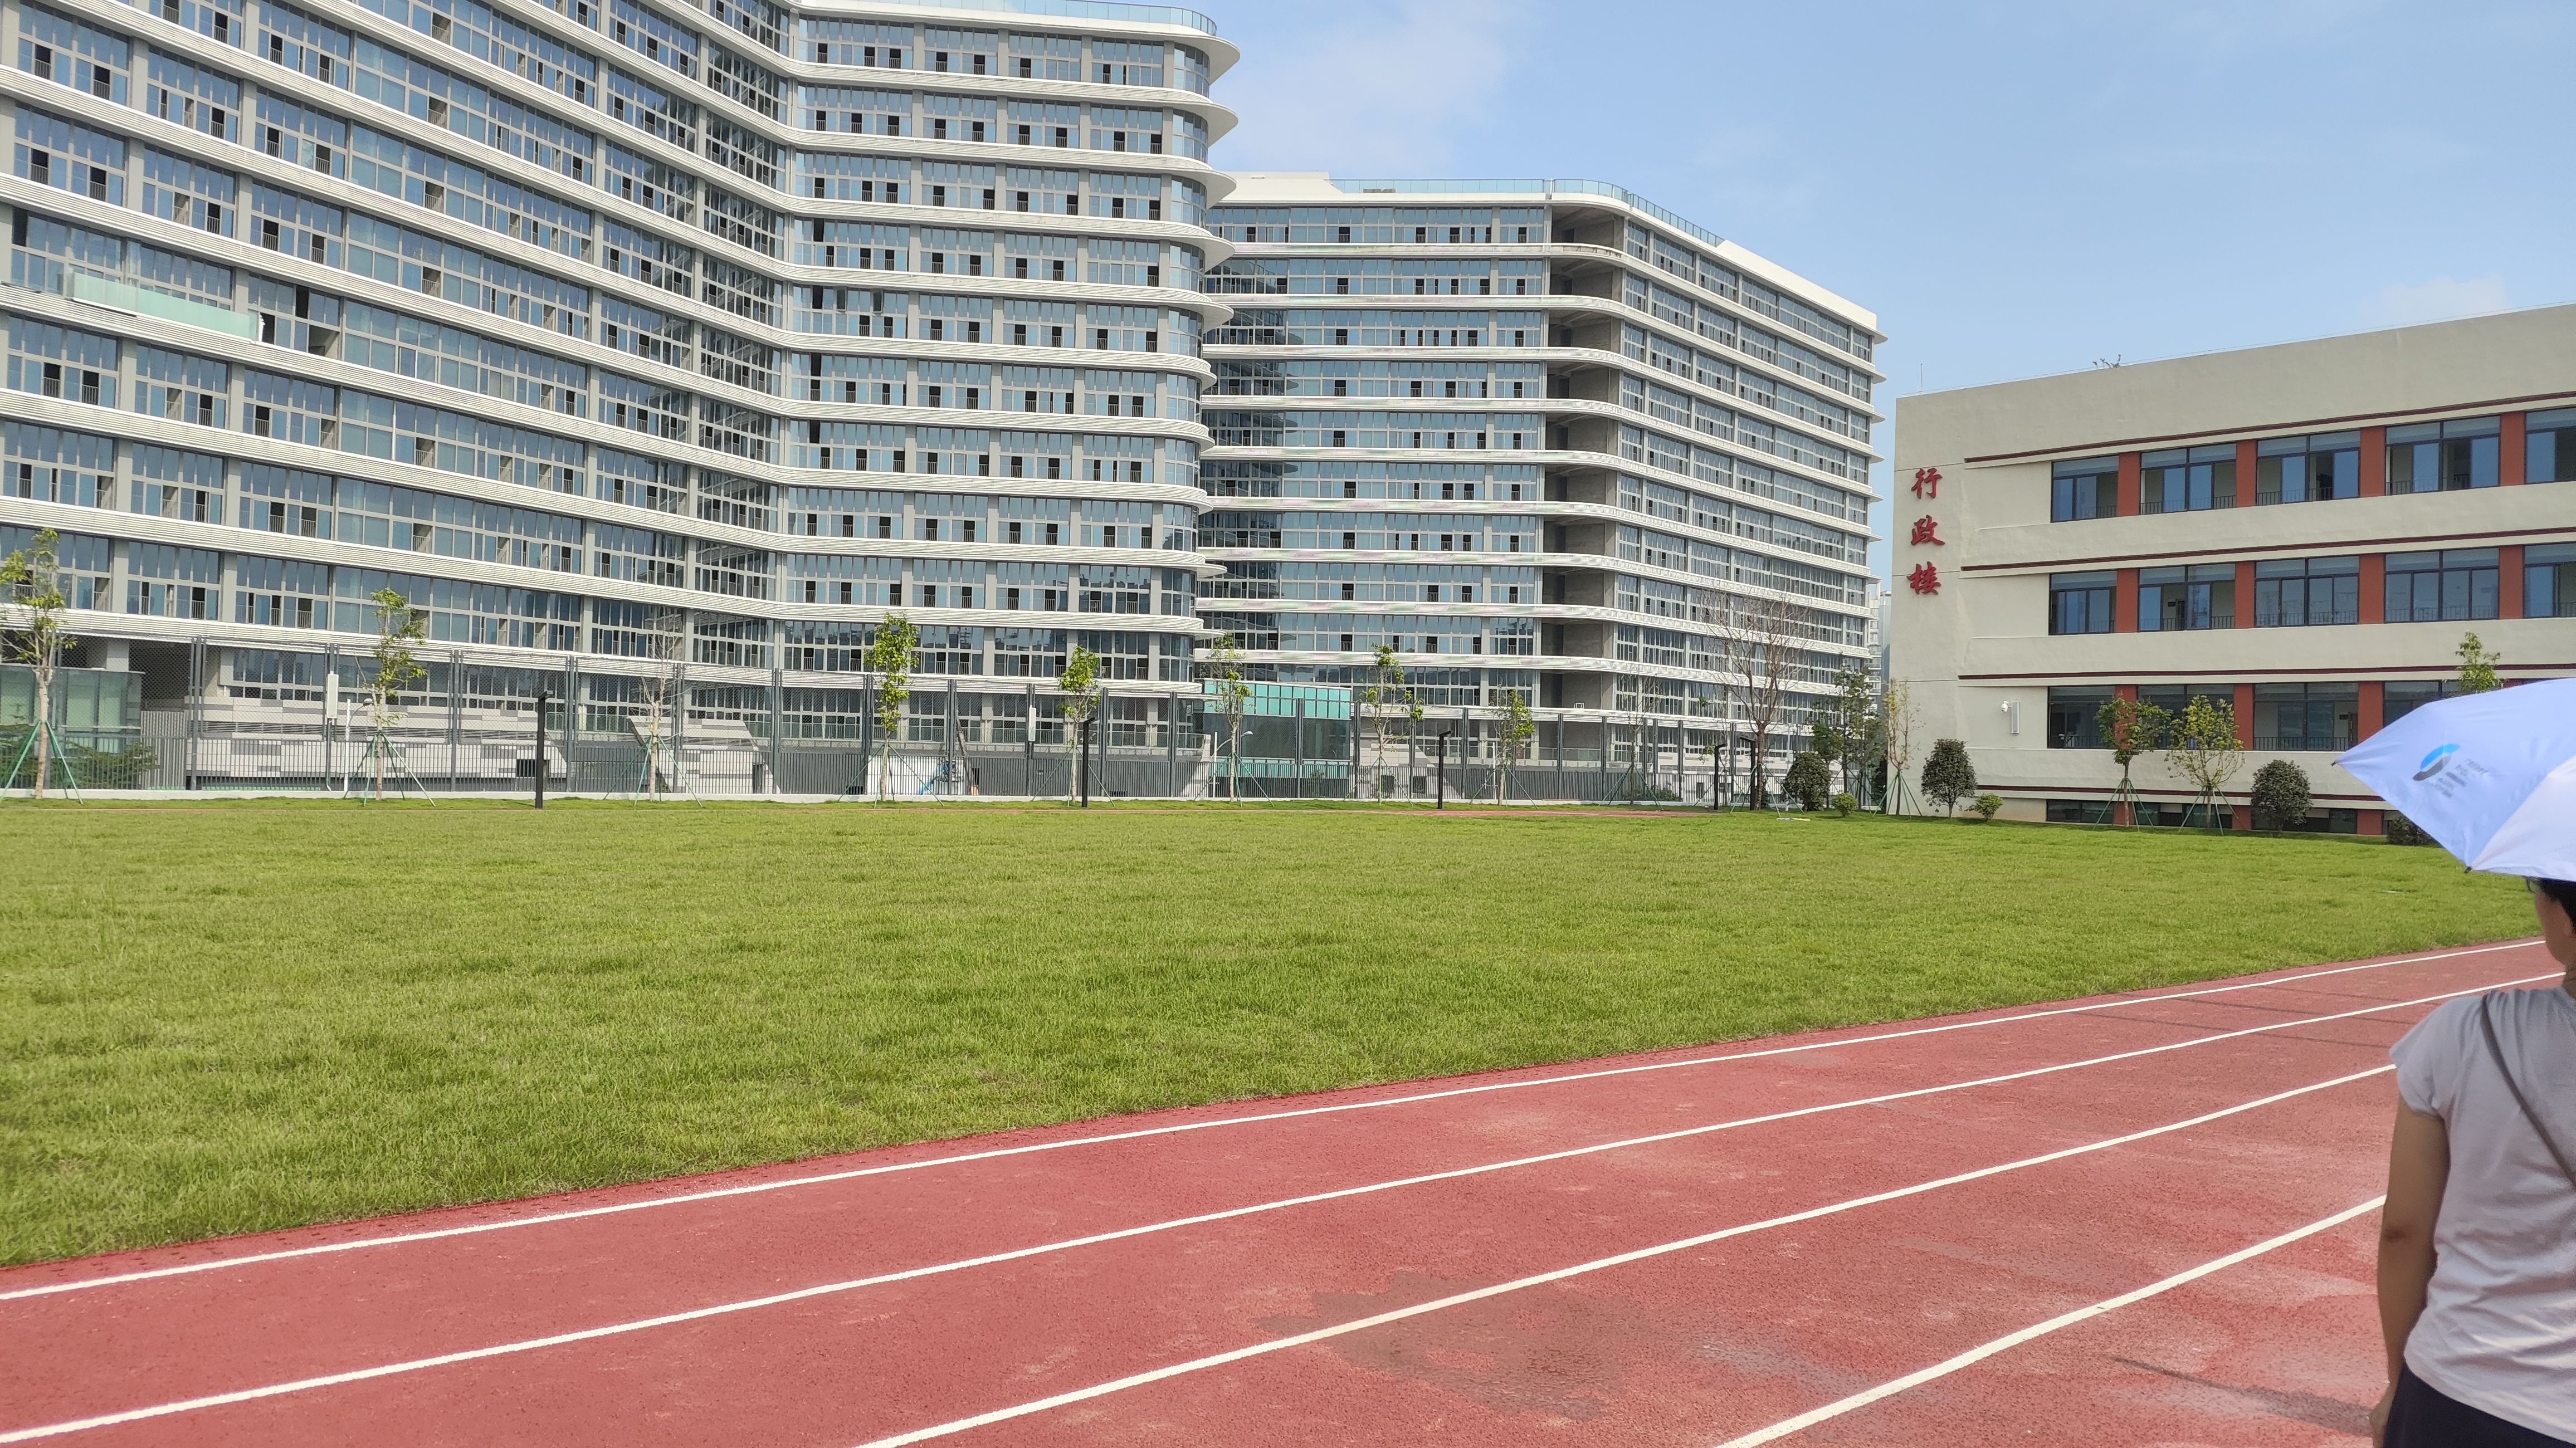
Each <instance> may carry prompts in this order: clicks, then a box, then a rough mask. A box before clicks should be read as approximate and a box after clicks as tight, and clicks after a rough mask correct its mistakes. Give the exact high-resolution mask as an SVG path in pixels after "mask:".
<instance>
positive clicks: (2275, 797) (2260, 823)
mask: <svg viewBox="0 0 2576 1448" xmlns="http://www.w3.org/2000/svg"><path fill="white" fill-rule="evenodd" d="M2252 802H2253V805H2254V828H2256V829H2258V830H2295V829H2297V828H2299V826H2300V825H2301V824H2303V823H2305V822H2306V820H2307V818H2308V802H2309V794H2308V772H2307V771H2306V770H2304V769H2301V768H2300V767H2299V766H2298V765H2296V764H2294V763H2292V762H2290V761H2289V760H2286V759H2275V760H2273V761H2272V762H2271V763H2269V764H2266V765H2264V766H2263V767H2262V768H2261V769H2258V770H2256V771H2254V792H2253V796H2252Z"/></svg>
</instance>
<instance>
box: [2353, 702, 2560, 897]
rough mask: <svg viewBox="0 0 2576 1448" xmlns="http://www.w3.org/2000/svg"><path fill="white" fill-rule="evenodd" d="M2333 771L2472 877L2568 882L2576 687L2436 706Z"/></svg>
mask: <svg viewBox="0 0 2576 1448" xmlns="http://www.w3.org/2000/svg"><path fill="white" fill-rule="evenodd" d="M2335 763H2337V764H2340V765H2342V766H2343V767H2344V768H2345V769H2346V770H2348V771H2350V772H2351V774H2352V775H2353V777H2354V778H2356V779H2359V780H2360V781H2361V782H2362V783H2364V784H2367V785H2369V786H2370V787H2371V788H2372V789H2375V790H2377V791H2379V797H2380V798H2382V799H2384V800H2387V801H2388V802H2389V803H2390V804H2392V805H2395V806H2396V807H2397V808H2398V809H2399V810H2400V811H2402V812H2403V813H2404V814H2405V816H2406V818H2408V819H2410V820H2412V821H2414V822H2415V824H2416V826H2417V827H2418V828H2420V829H2422V830H2423V831H2424V832H2425V833H2426V834H2428V835H2431V836H2432V837H2433V838H2434V839H2436V840H2439V841H2441V843H2442V848H2444V849H2446V850H2449V851H2450V852H2451V853H2452V854H2454V855H2457V856H2459V857H2460V859H2461V861H2462V862H2463V863H2465V864H2466V865H2467V866H2468V867H2469V868H2470V869H2472V870H2490V871H2493V872H2495V873H2496V874H2499V875H2536V876H2540V877H2542V878H2545V879H2552V880H2576V679H2549V680H2545V681H2543V682H2540V683H2536V684H2522V685H2518V686H2516V687H2514V688H2510V689H2496V690H2492V691H2490V692H2487V693H2483V694H2462V695H2458V696H2455V697H2453V698H2448V699H2437V700H2435V701H2434V702H2432V703H2430V704H2427V705H2425V706H2424V707H2422V708H2420V709H2417V710H2415V711H2414V712H2413V713H2411V714H2408V715H2407V716H2406V717H2405V718H2403V719H2400V720H2398V721H2397V722H2396V723H2394V724H2391V725H2389V726H2388V727H2387V728H2385V729H2382V730H2380V731H2379V732H2378V733H2376V734H2373V735H2372V736H2370V737H2369V738H2368V739H2365V740H2363V741H2362V742H2361V743H2359V744H2357V745H2354V746H2353V747H2352V748H2351V749H2348V750H2346V751H2344V754H2343V757H2341V758H2339V759H2337V760H2336V761H2335Z"/></svg>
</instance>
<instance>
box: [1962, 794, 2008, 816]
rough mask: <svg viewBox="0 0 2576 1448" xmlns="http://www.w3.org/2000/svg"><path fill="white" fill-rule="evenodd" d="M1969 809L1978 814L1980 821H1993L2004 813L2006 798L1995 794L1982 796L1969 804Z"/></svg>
mask: <svg viewBox="0 0 2576 1448" xmlns="http://www.w3.org/2000/svg"><path fill="white" fill-rule="evenodd" d="M1968 808H1970V809H1972V810H1975V811H1976V812H1977V818H1978V819H1981V820H1991V819H1993V818H1994V817H1995V816H1996V815H1999V814H2001V813H2003V808H2004V797H2003V796H2002V795H1999V794H1993V793H1988V794H1981V795H1978V796H1977V797H1976V798H1975V799H1974V800H1972V801H1970V802H1969V804H1968Z"/></svg>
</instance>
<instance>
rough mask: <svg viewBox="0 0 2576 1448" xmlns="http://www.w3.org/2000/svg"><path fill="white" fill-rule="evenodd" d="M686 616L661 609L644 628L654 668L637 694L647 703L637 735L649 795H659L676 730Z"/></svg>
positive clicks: (644, 641) (644, 644) (646, 654)
mask: <svg viewBox="0 0 2576 1448" xmlns="http://www.w3.org/2000/svg"><path fill="white" fill-rule="evenodd" d="M684 626H685V620H684V618H683V617H682V615H681V613H680V611H679V610H678V609H660V610H656V611H655V612H654V613H652V614H651V615H649V616H648V618H647V620H646V625H645V627H644V629H643V630H642V639H641V644H642V648H643V655H644V657H645V658H647V659H649V660H651V661H652V662H653V664H654V669H653V671H652V672H651V673H649V674H646V675H645V676H644V679H643V682H642V684H641V685H640V686H639V687H638V688H637V690H636V694H637V698H638V699H639V701H640V702H641V703H642V704H643V705H644V720H643V723H642V724H641V725H640V726H638V727H637V728H636V730H635V735H636V738H637V740H638V742H640V743H641V744H643V746H644V779H643V786H644V792H645V795H646V797H647V798H651V799H660V798H661V797H662V784H663V777H664V769H665V764H666V755H667V754H668V752H669V750H670V747H671V740H672V738H673V735H674V733H675V731H674V730H673V729H672V728H671V725H672V724H674V723H675V722H677V717H678V709H679V697H680V644H681V631H682V629H683V628H684Z"/></svg>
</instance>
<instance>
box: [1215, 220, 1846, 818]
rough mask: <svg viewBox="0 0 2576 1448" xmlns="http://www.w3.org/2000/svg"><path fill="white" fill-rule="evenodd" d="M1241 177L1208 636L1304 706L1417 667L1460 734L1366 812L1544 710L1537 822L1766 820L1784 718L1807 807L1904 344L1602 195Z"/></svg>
mask: <svg viewBox="0 0 2576 1448" xmlns="http://www.w3.org/2000/svg"><path fill="white" fill-rule="evenodd" d="M1235 180H1236V183H1237V187H1236V190H1235V192H1234V194H1233V195H1232V197H1231V198H1230V199H1229V200H1228V201H1227V202H1226V204H1224V205H1222V206H1219V207H1217V208H1216V209H1215V210H1214V211H1213V212H1212V213H1211V215H1210V220H1209V225H1210V226H1211V227H1212V228H1213V230H1214V231H1215V232H1216V234H1217V237H1218V238H1219V240H1220V241H1222V242H1224V243H1225V244H1227V245H1228V246H1229V247H1230V248H1232V250H1233V251H1234V253H1235V255H1234V257H1233V259H1232V260H1231V261H1228V262H1226V263H1224V264H1222V265H1219V266H1217V267H1215V268H1214V269H1213V270H1212V271H1211V272H1210V273H1209V276H1208V282H1207V285H1208V287H1209V290H1210V291H1212V292H1214V293H1215V294H1217V295H1218V296H1219V297H1220V298H1221V299H1223V300H1225V301H1227V302H1229V303H1231V304H1232V305H1233V306H1234V308H1235V312H1234V315H1233V317H1232V318H1231V319H1230V320H1228V321H1227V322H1225V323H1223V324H1222V325H1220V327H1219V328H1218V330H1217V331H1216V333H1215V334H1214V335H1213V336H1212V338H1211V344H1210V346H1209V348H1208V356H1209V358H1210V360H1211V361H1212V362H1213V363H1214V365H1215V368H1216V381H1215V384H1214V390H1215V392H1216V394H1217V395H1216V396H1215V397H1214V398H1212V399H1211V401H1210V403H1209V412H1208V422H1209V426H1210V428H1211V430H1212V432H1213V434H1214V439H1215V441H1214V446H1213V447H1212V448H1211V450H1210V451H1209V453H1208V455H1207V460H1206V463H1205V465H1204V467H1203V470H1202V476H1203V478H1204V480H1205V482H1206V486H1207V489H1208V492H1209V493H1210V494H1211V495H1212V496H1211V497H1210V498H1209V499H1208V504H1207V506H1208V509H1209V512H1208V513H1207V514H1206V515H1205V516H1204V517H1203V518H1202V520H1201V523H1200V529H1201V533H1200V537H1201V541H1202V543H1203V545H1204V546H1205V548H1206V551H1207V553H1208V555H1209V556H1210V557H1211V558H1213V559H1216V560H1218V561H1220V562H1221V563H1222V564H1223V566H1224V572H1223V575H1222V576H1221V577H1218V578H1214V579H1210V580H1209V581H1208V582H1207V583H1205V584H1204V585H1202V587H1201V593H1202V595H1203V598H1202V602H1201V617H1202V618H1203V619H1204V620H1206V621H1207V623H1208V624H1209V625H1210V627H1212V628H1214V629H1218V630H1222V631H1225V632H1228V633H1231V634H1233V635H1234V636H1235V637H1236V639H1237V640H1238V642H1239V643H1240V644H1241V645H1242V646H1243V647H1244V648H1245V649H1246V650H1247V651H1248V652H1247V658H1248V659H1249V660H1250V661H1251V663H1252V665H1253V667H1254V669H1255V670H1256V671H1257V672H1258V673H1260V674H1262V675H1264V676H1266V677H1270V678H1275V679H1277V680H1279V681H1281V682H1282V683H1286V684H1292V685H1293V684H1304V685H1323V686H1337V687H1338V686H1350V687H1360V688H1366V687H1369V686H1370V685H1372V684H1378V683H1380V682H1381V681H1382V680H1383V679H1385V678H1387V677H1388V672H1387V671H1386V670H1384V669H1382V668H1381V667H1380V666H1379V665H1378V664H1377V663H1376V662H1375V660H1376V657H1377V651H1378V650H1379V649H1380V648H1381V647H1385V648H1388V649H1391V650H1392V651H1393V656H1394V659H1395V661H1396V662H1397V663H1398V664H1399V665H1400V666H1401V668H1402V669H1403V671H1404V675H1405V680H1406V684H1407V686H1408V687H1409V688H1410V689H1411V691H1412V697H1413V699H1414V700H1416V701H1418V702H1419V703H1420V704H1421V705H1422V706H1423V707H1424V708H1425V709H1426V710H1427V712H1428V715H1429V716H1430V717H1431V720H1432V721H1433V722H1431V723H1429V724H1427V725H1425V724H1408V723H1399V724H1397V725H1396V726H1395V727H1394V728H1393V729H1391V730H1386V731H1380V730H1374V729H1369V728H1366V727H1364V728H1363V730H1362V734H1363V739H1362V741H1361V742H1360V743H1359V745H1358V746H1357V750H1358V753H1359V754H1360V755H1362V756H1364V757H1363V758H1361V760H1360V770H1359V772H1360V775H1361V778H1360V781H1359V785H1358V788H1359V792H1360V793H1362V794H1369V793H1385V792H1390V791H1391V792H1394V793H1397V794H1408V793H1421V792H1423V791H1424V790H1425V789H1426V781H1425V779H1424V775H1425V773H1426V772H1427V771H1426V769H1425V767H1424V766H1425V763H1426V761H1427V760H1429V759H1430V757H1431V756H1430V755H1429V753H1428V745H1427V744H1424V743H1422V742H1420V740H1422V739H1427V738H1428V737H1429V736H1430V735H1431V734H1434V733H1436V732H1439V731H1442V730H1446V731H1449V732H1452V733H1454V734H1457V735H1460V736H1464V737H1465V739H1466V740H1467V741H1468V742H1467V743H1466V744H1465V745H1464V746H1462V745H1461V744H1458V743H1452V744H1451V745H1449V746H1447V747H1448V749H1449V750H1450V751H1451V755H1450V757H1452V758H1457V757H1460V756H1459V754H1458V751H1459V750H1460V749H1461V748H1462V747H1464V748H1466V749H1469V750H1471V751H1472V754H1471V756H1470V757H1473V758H1475V759H1477V760H1479V761H1483V762H1490V760H1491V759H1492V757H1493V747H1492V739H1493V728H1494V723H1495V721H1496V719H1497V718H1498V717H1499V716H1500V715H1501V713H1502V712H1503V710H1504V709H1505V707H1506V701H1507V699H1508V697H1509V696H1510V695H1512V694H1514V693H1517V694H1518V695H1519V697H1520V700H1521V701H1522V702H1523V703H1524V704H1526V705H1528V706H1530V707H1532V708H1533V709H1534V710H1535V713H1536V718H1535V720H1534V721H1533V723H1534V724H1535V726H1536V733H1535V737H1534V738H1533V739H1532V740H1530V741H1529V742H1528V744H1527V745H1525V746H1524V748H1525V749H1528V750H1529V751H1530V752H1529V754H1528V756H1526V757H1529V758H1530V761H1531V766H1532V768H1531V769H1530V771H1529V775H1530V778H1531V783H1530V788H1531V789H1532V791H1533V792H1534V793H1542V794H1545V793H1556V794H1563V795H1582V794H1586V793H1591V792H1593V791H1595V790H1598V789H1601V788H1603V785H1602V784H1601V782H1600V781H1599V778H1598V776H1599V775H1601V774H1618V775H1624V776H1626V779H1627V781H1628V783H1627V786H1626V787H1628V788H1631V789H1636V788H1659V789H1665V790H1671V791H1673V792H1675V793H1677V794H1681V795H1683V796H1684V797H1688V798H1697V799H1705V798H1706V797H1707V793H1706V792H1707V789H1708V787H1709V785H1710V783H1711V779H1712V776H1714V777H1715V778H1716V779H1717V780H1719V781H1720V782H1721V784H1731V785H1732V787H1733V789H1734V791H1735V792H1736V793H1737V794H1739V795H1742V794H1744V793H1747V792H1748V789H1747V786H1748V784H1749V782H1750V771H1749V768H1747V766H1748V765H1749V762H1750V760H1749V756H1737V755H1735V753H1734V749H1735V746H1732V745H1729V746H1725V747H1723V748H1719V747H1716V746H1720V744H1721V741H1723V740H1725V739H1727V738H1728V737H1729V736H1730V735H1732V736H1736V737H1739V738H1743V737H1745V736H1748V735H1749V734H1750V733H1751V732H1753V731H1752V730H1751V727H1750V725H1751V716H1752V715H1753V714H1755V713H1767V714H1768V715H1769V716H1770V723H1771V728H1770V729H1769V730H1768V731H1766V732H1767V733H1768V734H1769V739H1768V744H1769V750H1770V752H1771V753H1772V754H1773V755H1774V756H1775V757H1774V758H1773V759H1772V760H1771V761H1770V763H1769V766H1768V777H1769V778H1771V779H1773V780H1777V779H1778V778H1779V777H1780V770H1781V768H1782V765H1783V762H1784V760H1783V759H1782V758H1781V757H1778V756H1785V754H1786V753H1787V752H1788V751H1790V750H1793V749H1795V748H1798V747H1803V741H1804V736H1805V733H1806V730H1805V725H1806V722H1807V717H1808V714H1809V711H1810V709H1811V708H1812V707H1813V706H1814V704H1815V703H1816V702H1818V701H1819V700H1821V699H1822V698H1823V697H1824V696H1827V695H1829V694H1831V693H1832V692H1833V688H1834V682H1833V681H1834V676H1835V674H1836V672H1837V671H1838V670H1840V669H1844V668H1847V667H1852V666H1860V667H1866V666H1867V665H1868V662H1869V649H1868V647H1867V635H1868V626H1867V625H1868V618H1869V612H1870V609H1871V607H1872V604H1873V600H1872V599H1871V597H1870V591H1871V575H1870V573H1869V570H1868V568H1867V566H1866V564H1865V562H1864V557H1865V554H1866V551H1867V546H1868V542H1869V539H1870V538H1871V536H1872V534H1871V532H1870V528H1869V510H1870V502H1871V493H1870V489H1869V483H1868V476H1869V466H1870V463H1871V461H1872V460H1873V458H1874V457H1875V456H1876V454H1875V453H1873V452H1872V451H1871V444H1870V433H1871V427H1872V425H1873V423H1874V422H1875V421H1876V419H1877V414H1876V413H1875V412H1873V411H1872V409H1871V403H1870V398H1871V392H1872V389H1873V386H1874V384H1875V382H1876V381H1877V378H1878V374H1877V373H1876V372H1875V371H1874V370H1873V369H1872V367H1871V364H1870V357H1871V352H1872V348H1873V346H1874V344H1875V343H1876V342H1878V341H1879V340H1880V338H1879V335H1878V333H1877V332H1876V330H1875V319H1874V318H1872V317H1871V316H1870V314H1868V313H1867V312H1864V311H1862V310H1860V309H1859V308H1856V307H1854V306H1853V305H1852V304H1851V303H1849V302H1847V301H1844V300H1843V299H1841V298H1839V297H1837V296H1835V295H1833V294H1832V293H1830V292H1827V291H1825V290H1823V289H1822V288H1819V287H1816V286H1815V285H1813V284H1812V283H1809V282H1807V281H1805V280H1803V279H1801V278H1799V277H1796V276H1794V275H1791V274H1789V273H1787V272H1785V271H1783V270H1782V269H1781V268H1779V267H1777V266H1774V265H1772V264H1771V263H1769V262H1767V261H1765V260H1763V259H1762V258H1760V257H1758V256H1754V255H1752V254H1751V253H1749V252H1746V251H1745V250H1743V249H1742V248H1741V247H1738V246H1736V245H1734V244H1732V243H1730V242H1726V241H1723V240H1721V239H1720V238H1718V237H1716V236H1713V235H1711V234H1709V233H1707V232H1706V231H1703V230H1702V229H1700V228H1698V227H1696V226H1693V225H1692V224H1691V223H1689V222H1687V221H1684V220H1682V219H1681V218H1679V217H1676V216H1673V215H1671V214H1670V213H1668V212H1665V211H1663V210H1662V209H1660V208H1658V207H1655V206H1653V205H1651V204H1650V203H1648V202H1646V201H1644V200H1643V199H1641V198H1639V197H1636V196H1634V195H1632V194H1630V193H1628V192H1626V191H1624V190H1621V189H1620V188H1618V187H1615V186H1605V185H1602V184H1600V183H1597V182H1588V181H1552V182H1551V181H1448V182H1426V181H1348V180H1333V179H1331V178H1328V177H1326V176H1324V175H1322V174H1320V173H1274V174H1252V173H1245V174H1239V175H1237V176H1236V178H1235ZM1772 644H1776V645H1777V646H1778V648H1777V653H1776V655H1775V654H1774V652H1773V650H1772V649H1771V648H1770V647H1769V645H1772ZM1775 658H1776V662H1773V660H1774V659H1775ZM1765 692H1771V693H1772V694H1773V699H1772V701H1771V702H1770V703H1769V704H1767V705H1766V704H1765V703H1764V702H1763V701H1762V700H1760V699H1758V698H1755V697H1753V696H1757V695H1760V694H1763V693H1765ZM1391 702H1392V701H1391V700H1390V704H1391ZM1382 707H1386V706H1382ZM1408 728H1409V730H1410V732H1411V733H1412V734H1414V735H1416V736H1418V738H1417V739H1416V740H1415V742H1413V743H1410V744H1408V745H1404V746H1397V745H1395V744H1392V743H1390V742H1388V740H1387V739H1386V738H1381V737H1379V736H1380V735H1381V734H1382V733H1383V734H1386V735H1390V736H1395V737H1401V736H1402V735H1404V734H1405V733H1406V732H1407V731H1408ZM1793 736H1794V737H1793ZM1744 747H1746V748H1747V749H1749V747H1750V745H1749V739H1748V740H1747V743H1746V745H1745V746H1744ZM1738 759H1741V761H1742V762H1735V761H1737V760H1738ZM1408 766H1409V769H1408ZM1408 772H1409V773H1410V775H1411V778H1410V779H1409V780H1407V779H1405V778H1403V776H1404V775H1406V774H1407V773H1408ZM1587 774H1592V775H1594V776H1595V778H1593V779H1591V780H1586V779H1585V778H1583V776H1585V775H1587ZM1614 787H1615V786H1614ZM1246 792H1247V793H1248V792H1250V785H1249V784H1248V783H1247V785H1246Z"/></svg>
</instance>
